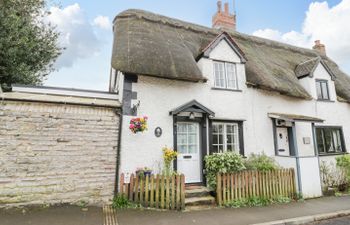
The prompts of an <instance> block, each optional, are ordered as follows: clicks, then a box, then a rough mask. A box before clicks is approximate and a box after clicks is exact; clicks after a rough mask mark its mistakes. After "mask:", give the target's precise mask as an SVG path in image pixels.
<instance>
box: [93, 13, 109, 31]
mask: <svg viewBox="0 0 350 225" xmlns="http://www.w3.org/2000/svg"><path fill="white" fill-rule="evenodd" d="M92 24H93V25H94V26H97V27H99V28H102V29H106V30H108V29H110V28H111V22H110V21H109V18H108V17H107V16H97V17H96V18H95V19H94V22H93V23H92Z"/></svg>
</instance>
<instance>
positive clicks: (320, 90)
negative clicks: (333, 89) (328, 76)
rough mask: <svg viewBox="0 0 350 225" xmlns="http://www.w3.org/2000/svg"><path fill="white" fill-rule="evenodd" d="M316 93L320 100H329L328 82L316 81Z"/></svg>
mask: <svg viewBox="0 0 350 225" xmlns="http://www.w3.org/2000/svg"><path fill="white" fill-rule="evenodd" d="M316 92H317V99H318V100H329V90H328V81H326V80H316Z"/></svg>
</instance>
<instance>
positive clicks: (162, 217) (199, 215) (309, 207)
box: [117, 196, 350, 225]
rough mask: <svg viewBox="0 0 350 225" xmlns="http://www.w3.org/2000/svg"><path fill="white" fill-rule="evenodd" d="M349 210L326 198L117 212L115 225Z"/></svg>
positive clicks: (203, 224)
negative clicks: (232, 206)
mask: <svg viewBox="0 0 350 225" xmlns="http://www.w3.org/2000/svg"><path fill="white" fill-rule="evenodd" d="M348 209H350V197H349V196H346V197H327V198H319V199H313V200H308V201H305V202H297V203H290V204H284V205H272V206H268V207H254V208H241V209H212V210H204V211H193V212H173V211H163V212H162V211H153V210H119V211H118V213H117V217H118V222H119V225H140V224H142V225H190V224H200V225H249V224H256V223H263V222H269V221H275V220H282V219H288V218H295V217H302V216H309V215H316V214H322V213H330V212H336V211H340V210H348Z"/></svg>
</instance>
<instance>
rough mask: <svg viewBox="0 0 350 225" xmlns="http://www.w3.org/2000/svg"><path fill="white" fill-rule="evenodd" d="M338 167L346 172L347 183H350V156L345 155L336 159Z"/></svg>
mask: <svg viewBox="0 0 350 225" xmlns="http://www.w3.org/2000/svg"><path fill="white" fill-rule="evenodd" d="M336 161H337V167H339V168H340V169H342V170H344V172H345V173H346V177H347V181H348V182H350V155H343V156H339V157H337V158H336Z"/></svg>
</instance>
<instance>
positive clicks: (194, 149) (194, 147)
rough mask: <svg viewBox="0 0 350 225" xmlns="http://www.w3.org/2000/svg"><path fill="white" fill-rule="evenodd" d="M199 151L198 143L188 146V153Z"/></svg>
mask: <svg viewBox="0 0 350 225" xmlns="http://www.w3.org/2000/svg"><path fill="white" fill-rule="evenodd" d="M197 152H198V148H197V145H190V146H188V153H197Z"/></svg>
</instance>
